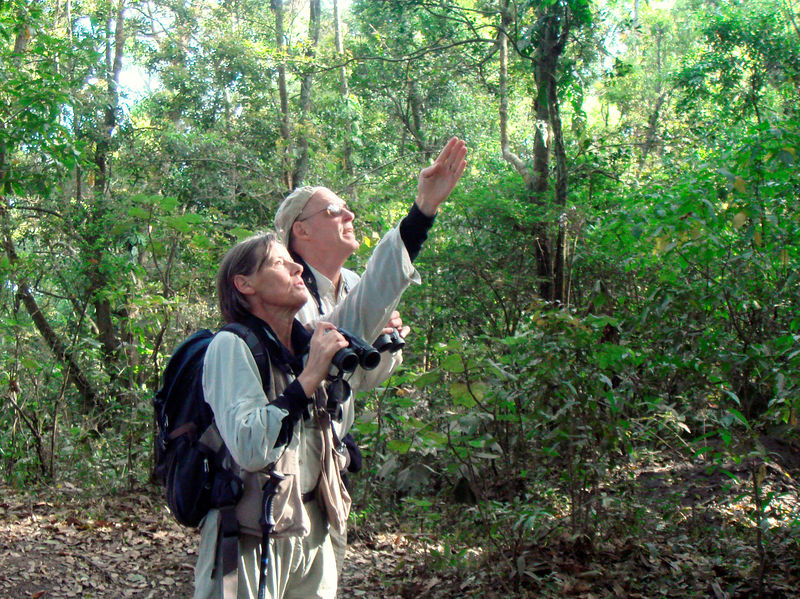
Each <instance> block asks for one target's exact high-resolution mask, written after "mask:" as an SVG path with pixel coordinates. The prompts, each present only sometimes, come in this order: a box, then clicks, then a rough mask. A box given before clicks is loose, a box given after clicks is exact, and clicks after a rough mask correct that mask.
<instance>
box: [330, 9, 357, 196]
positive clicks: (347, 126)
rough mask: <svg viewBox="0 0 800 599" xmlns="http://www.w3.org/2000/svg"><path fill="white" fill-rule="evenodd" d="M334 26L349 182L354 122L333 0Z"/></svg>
mask: <svg viewBox="0 0 800 599" xmlns="http://www.w3.org/2000/svg"><path fill="white" fill-rule="evenodd" d="M333 26H334V44H335V46H336V55H337V56H338V57H339V60H341V61H342V66H341V67H340V68H339V98H340V100H341V105H342V115H341V117H342V125H343V127H344V137H343V140H342V156H343V160H344V173H345V176H346V177H347V180H348V181H352V179H353V173H354V169H353V146H352V139H353V122H352V120H351V114H350V89H349V87H348V85H347V67H345V65H344V58H345V56H344V40H343V36H342V20H341V15H340V14H339V0H333ZM346 192H347V194H348V195H349V196H352V195H353V193H354V192H355V188H354V187H353V186H352V185H348V187H347V189H346Z"/></svg>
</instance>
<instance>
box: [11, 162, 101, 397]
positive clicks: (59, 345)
mask: <svg viewBox="0 0 800 599" xmlns="http://www.w3.org/2000/svg"><path fill="white" fill-rule="evenodd" d="M4 167H5V165H4V164H2V163H0V172H3V169H4ZM3 183H4V181H3ZM0 187H2V185H0ZM0 216H1V217H2V219H3V222H2V230H3V238H2V244H3V249H4V250H5V253H6V256H7V257H8V261H9V264H11V266H12V267H13V266H15V265H16V264H17V262H18V261H19V257H18V256H17V251H16V248H15V247H14V241H13V239H12V238H11V227H10V225H9V223H8V214H7V210H6V208H5V198H3V199H2V204H0ZM16 284H17V297H19V299H20V300H21V301H22V303H23V305H24V306H25V309H26V310H27V312H28V314H29V315H30V317H31V320H33V324H34V326H35V327H36V330H37V331H39V334H40V335H41V336H42V339H44V341H45V343H46V344H47V346H48V347H49V348H50V351H52V352H53V354H54V355H55V357H56V359H57V360H58V361H59V362H61V363H62V364H63V365H64V366H65V367H66V370H67V377H68V379H69V381H70V382H71V383H72V384H73V385H74V386H75V389H77V391H78V393H80V395H81V397H82V398H83V400H84V403H85V404H86V405H87V406H90V407H96V402H97V393H96V392H95V390H94V388H93V386H92V384H91V383H90V382H89V379H88V378H87V377H86V375H85V374H84V373H83V370H82V369H81V367H80V365H79V364H78V362H77V360H76V359H75V356H73V355H72V351H71V350H69V349H68V348H67V346H66V344H64V343H63V342H62V341H61V339H60V338H59V337H58V335H57V334H56V332H55V331H54V330H53V327H51V326H50V323H49V322H48V321H47V319H46V318H45V317H44V314H43V313H42V311H41V310H40V309H39V304H38V303H37V301H36V298H35V297H34V296H33V293H31V290H30V287H29V286H28V282H27V281H25V280H22V279H21V280H18V281H17V282H16Z"/></svg>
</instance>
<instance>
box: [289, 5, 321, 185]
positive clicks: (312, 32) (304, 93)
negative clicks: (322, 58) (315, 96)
mask: <svg viewBox="0 0 800 599" xmlns="http://www.w3.org/2000/svg"><path fill="white" fill-rule="evenodd" d="M319 13H320V0H311V2H310V3H309V17H308V50H307V51H306V57H307V58H308V59H309V60H310V61H312V60H313V58H314V52H315V50H316V48H317V45H318V44H319V25H320V15H319ZM308 69H309V71H308V72H306V73H305V75H303V78H302V81H301V82H300V119H299V125H300V126H299V127H298V128H297V134H298V137H297V147H298V156H297V161H296V162H295V167H294V173H293V176H292V184H293V186H294V187H299V186H301V185H302V184H303V181H304V180H305V178H306V174H307V173H308V135H309V131H310V129H311V127H310V126H309V120H310V119H309V115H310V113H311V90H312V87H313V84H314V65H313V62H312V64H310V65H309V66H308Z"/></svg>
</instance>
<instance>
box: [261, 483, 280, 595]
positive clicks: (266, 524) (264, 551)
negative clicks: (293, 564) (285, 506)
mask: <svg viewBox="0 0 800 599" xmlns="http://www.w3.org/2000/svg"><path fill="white" fill-rule="evenodd" d="M285 478H286V477H285V476H284V475H283V474H281V473H280V472H276V471H275V470H270V472H269V479H267V482H265V483H264V488H263V489H262V491H263V494H262V496H261V517H260V518H259V520H258V521H259V524H261V560H260V562H259V563H260V572H259V575H258V599H265V597H266V591H267V566H268V565H269V535H271V534H272V530H273V529H274V528H275V517H274V515H273V513H272V502H273V500H274V499H275V495H276V494H277V492H278V485H280V484H281V481H282V480H284V479H285Z"/></svg>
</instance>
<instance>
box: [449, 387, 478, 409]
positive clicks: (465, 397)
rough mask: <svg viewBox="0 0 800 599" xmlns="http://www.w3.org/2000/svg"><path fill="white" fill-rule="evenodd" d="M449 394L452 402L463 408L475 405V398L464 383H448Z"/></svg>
mask: <svg viewBox="0 0 800 599" xmlns="http://www.w3.org/2000/svg"><path fill="white" fill-rule="evenodd" d="M450 395H451V396H452V398H453V403H454V404H456V405H457V406H461V407H464V408H471V407H473V406H474V405H475V398H474V397H472V395H471V394H470V392H469V388H468V387H467V385H466V383H453V384H451V385H450Z"/></svg>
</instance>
